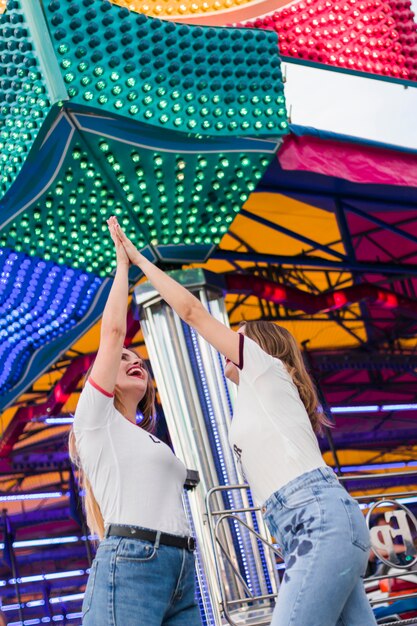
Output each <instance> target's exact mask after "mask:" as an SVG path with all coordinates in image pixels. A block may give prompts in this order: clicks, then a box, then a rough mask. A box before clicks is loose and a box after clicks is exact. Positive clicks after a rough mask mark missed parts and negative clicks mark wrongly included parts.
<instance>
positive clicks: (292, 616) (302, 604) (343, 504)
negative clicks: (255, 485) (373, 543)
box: [262, 467, 376, 626]
mask: <svg viewBox="0 0 417 626" xmlns="http://www.w3.org/2000/svg"><path fill="white" fill-rule="evenodd" d="M262 510H263V513H264V518H265V522H266V524H267V526H268V528H269V530H270V532H271V535H273V536H274V537H275V538H276V540H277V544H278V546H279V547H281V549H282V552H283V556H284V560H285V565H286V570H285V574H284V579H283V583H282V585H281V588H280V590H279V592H278V600H277V604H276V607H275V610H274V614H273V618H272V622H271V626H375V624H376V620H375V617H374V614H373V612H372V609H371V607H370V604H369V602H368V599H367V597H366V593H365V589H364V586H363V581H362V578H363V576H364V573H365V569H366V565H367V562H368V556H369V548H370V540H369V531H368V528H367V526H366V522H365V519H364V516H363V514H362V512H361V510H360V508H359V506H358V504H357V503H356V501H355V500H354V499H353V498H352V497H351V496H350V495H349V494H348V493H347V491H346V490H345V489H344V488H343V487H342V485H341V484H340V483H339V481H338V480H337V478H336V476H335V474H334V472H333V470H332V469H331V468H329V467H323V468H318V469H315V470H313V471H311V472H306V473H305V474H303V475H302V476H299V477H298V478H296V479H295V480H292V481H290V482H289V483H288V484H287V485H285V486H284V487H283V488H282V489H279V490H278V491H277V492H276V493H274V494H273V495H272V496H271V497H270V498H269V499H268V500H267V501H266V503H265V507H264V508H263V509H262Z"/></svg>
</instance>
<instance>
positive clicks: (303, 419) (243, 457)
mask: <svg viewBox="0 0 417 626" xmlns="http://www.w3.org/2000/svg"><path fill="white" fill-rule="evenodd" d="M241 336H242V339H241V342H243V354H242V350H241V355H240V363H239V368H240V372H239V389H238V394H237V401H236V405H235V410H234V414H233V420H232V425H231V428H230V430H229V442H230V445H231V446H232V448H233V451H234V453H235V455H236V458H237V461H238V463H239V465H240V466H241V469H242V473H243V475H244V477H245V479H246V480H247V482H248V483H249V486H250V488H251V490H252V494H253V497H254V499H255V500H256V502H257V503H258V504H259V505H261V504H263V503H264V502H265V501H266V500H267V499H268V498H269V497H270V496H271V495H272V494H273V493H275V491H277V490H278V489H280V488H281V487H283V486H284V485H286V484H287V483H288V482H289V481H290V480H293V479H294V478H297V477H298V476H300V475H301V474H304V472H308V471H310V470H313V469H316V468H317V467H323V466H325V465H326V464H325V462H324V461H323V458H322V456H321V452H320V448H319V446H318V442H317V438H316V436H315V434H314V431H313V428H312V426H311V422H310V419H309V417H308V414H307V411H306V409H305V407H304V404H303V403H302V401H301V398H300V395H299V393H298V389H297V387H296V386H295V384H294V383H293V381H292V378H291V376H290V375H289V373H288V371H287V369H286V367H285V365H284V364H283V362H282V361H281V360H280V359H277V358H274V357H272V356H270V355H269V354H267V353H266V352H264V350H262V348H261V347H260V346H259V345H258V344H257V343H256V342H255V341H252V339H249V338H248V337H244V335H243V334H242V335H241ZM241 346H242V343H241ZM242 357H243V360H242Z"/></svg>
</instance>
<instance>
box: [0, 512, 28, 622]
mask: <svg viewBox="0 0 417 626" xmlns="http://www.w3.org/2000/svg"><path fill="white" fill-rule="evenodd" d="M2 513H3V527H4V544H5V546H6V542H9V533H8V530H7V526H8V524H7V522H8V517H7V509H3V511H2ZM9 550H10V566H11V570H12V576H13V579H14V588H15V590H16V599H17V602H18V605H19V618H20V621H21V622H22V624H23V621H24V617H23V608H22V598H21V595H20V588H19V583H18V580H17V566H16V558H15V553H14V548H13V542H12V539H11V537H10V544H9Z"/></svg>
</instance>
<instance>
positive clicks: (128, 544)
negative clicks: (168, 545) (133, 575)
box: [116, 539, 158, 562]
mask: <svg viewBox="0 0 417 626" xmlns="http://www.w3.org/2000/svg"><path fill="white" fill-rule="evenodd" d="M157 552H158V551H157V549H156V548H155V544H153V543H151V542H150V541H142V540H141V539H122V541H121V542H120V544H119V547H118V550H117V555H116V560H117V561H132V562H133V561H136V562H145V561H152V560H153V559H154V558H155V557H156V556H157Z"/></svg>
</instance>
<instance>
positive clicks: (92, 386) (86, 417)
mask: <svg viewBox="0 0 417 626" xmlns="http://www.w3.org/2000/svg"><path fill="white" fill-rule="evenodd" d="M115 413H116V409H115V407H114V404H113V394H110V393H108V392H107V391H105V390H104V389H102V388H101V387H100V386H99V385H97V383H96V382H95V381H94V380H93V379H92V378H91V376H90V377H89V379H88V380H87V382H86V383H85V386H84V388H83V390H82V391H81V394H80V398H79V400H78V403H77V408H76V410H75V415H74V428H75V429H83V428H85V429H92V428H100V427H102V426H104V425H105V424H107V423H108V422H109V420H110V419H111V418H112V417H113V416H114V414H115Z"/></svg>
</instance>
